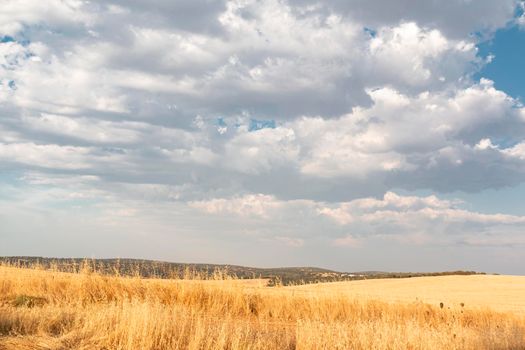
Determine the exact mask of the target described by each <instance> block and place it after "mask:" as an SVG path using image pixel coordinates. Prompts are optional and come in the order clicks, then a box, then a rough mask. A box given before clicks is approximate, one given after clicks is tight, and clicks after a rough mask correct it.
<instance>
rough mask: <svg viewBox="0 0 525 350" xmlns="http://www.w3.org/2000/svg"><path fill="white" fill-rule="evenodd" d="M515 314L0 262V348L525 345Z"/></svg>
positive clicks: (242, 283)
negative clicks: (34, 267)
mask: <svg viewBox="0 0 525 350" xmlns="http://www.w3.org/2000/svg"><path fill="white" fill-rule="evenodd" d="M524 334H525V320H524V319H523V318H521V317H520V316H517V315H514V314H511V313H508V314H504V313H495V312H489V311H475V310H468V309H457V310H456V309H454V310H449V309H447V308H443V309H441V308H439V306H436V307H433V306H429V305H426V304H422V303H414V304H398V305H394V304H386V303H382V302H371V301H366V302H365V301H359V300H350V299H348V298H347V297H344V296H343V295H341V294H337V293H333V294H329V293H328V294H327V293H323V294H322V295H321V294H316V293H296V292H294V291H293V290H292V289H288V288H286V287H274V288H270V287H265V286H264V283H262V282H261V283H260V284H257V282H256V281H255V282H248V283H247V282H245V281H242V280H235V279H225V280H217V281H196V280H193V281H191V280H155V279H149V280H146V279H140V278H124V277H111V276H102V275H99V274H96V273H90V272H88V271H84V272H82V273H76V274H72V273H63V272H57V271H42V270H35V269H20V268H14V267H8V266H0V349H2V350H4V349H108V350H109V349H144V350H147V349H159V350H160V349H163V350H164V349H525V336H524Z"/></svg>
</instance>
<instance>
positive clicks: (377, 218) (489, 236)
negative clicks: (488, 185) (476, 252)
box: [190, 192, 525, 247]
mask: <svg viewBox="0 0 525 350" xmlns="http://www.w3.org/2000/svg"><path fill="white" fill-rule="evenodd" d="M190 206H191V207H193V208H195V209H197V210H199V211H202V212H206V213H209V214H212V215H221V214H222V215H224V214H226V215H234V216H236V217H239V218H242V221H243V222H250V221H252V220H254V222H258V221H259V220H260V219H267V220H271V223H270V224H269V225H270V226H277V227H282V226H286V225H287V223H292V224H288V225H292V226H293V225H295V224H293V223H297V222H304V223H308V224H303V225H301V226H300V227H299V229H298V230H297V231H296V234H295V237H297V238H299V239H302V240H305V239H313V238H315V237H316V235H319V234H320V232H322V235H323V236H324V237H328V238H330V239H331V240H332V244H333V245H335V246H349V247H358V246H360V245H361V244H363V243H364V242H366V241H367V240H368V239H371V238H374V237H375V238H377V237H380V238H381V239H387V240H391V239H395V240H400V239H401V240H404V241H405V242H408V243H412V244H432V243H434V244H435V243H439V244H445V245H453V244H457V243H458V242H460V243H461V244H467V243H469V242H471V243H473V242H475V241H476V240H480V241H483V240H487V241H493V242H496V241H497V240H498V238H499V239H500V240H501V244H509V242H514V243H515V244H521V243H520V242H522V239H521V236H520V234H519V232H520V231H519V230H520V226H521V225H523V224H524V223H525V217H523V216H517V215H507V214H501V213H497V214H486V213H480V212H475V211H470V210H467V209H463V208H462V206H463V203H462V202H461V201H459V200H444V199H440V198H438V197H437V196H435V195H431V196H427V197H418V196H405V195H399V194H396V193H394V192H387V193H385V194H384V196H383V198H381V199H377V198H373V197H367V198H359V199H355V200H352V201H349V202H339V203H326V202H316V201H305V200H302V201H296V200H295V201H283V200H278V199H277V198H275V197H273V196H267V195H262V194H259V195H253V194H250V195H244V196H241V197H233V198H214V199H210V200H205V201H198V202H192V203H190ZM323 218H326V219H328V220H323ZM316 221H317V222H318V223H317V224H314V227H316V229H318V230H320V228H317V226H319V227H323V229H322V230H321V231H318V232H317V233H314V232H315V230H316V229H314V230H313V232H312V231H311V230H312V228H311V227H308V225H310V223H313V222H316ZM347 232H352V234H348V233H347Z"/></svg>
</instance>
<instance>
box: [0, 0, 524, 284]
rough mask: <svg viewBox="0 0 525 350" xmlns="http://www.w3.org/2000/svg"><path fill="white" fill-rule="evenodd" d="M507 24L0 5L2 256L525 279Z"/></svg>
mask: <svg viewBox="0 0 525 350" xmlns="http://www.w3.org/2000/svg"><path fill="white" fill-rule="evenodd" d="M524 10H525V2H523V1H521V0H498V1H495V0H477V1H466V0H449V1H446V2H443V1H434V0H426V1H417V2H414V1H409V0H390V1H370V0H352V1H346V0H330V1H328V0H327V1H316V0H176V1H171V0H169V1H168V0H151V1H138V0H128V1H120V0H109V1H106V0H105V1H101V0H91V1H81V0H48V1H45V2H43V1H37V0H0V255H9V256H14V255H34V256H53V257H93V258H97V257H121V258H124V257H130V258H149V259H157V260H166V261H176V262H200V263H225V264H237V265H249V266H260V267H273V266H318V267H325V268H330V269H336V270H339V271H362V270H383V271H445V270H458V269H462V270H476V271H485V272H498V273H506V274H525V229H524V228H525V202H524V198H525V107H524V105H523V103H524V99H525V84H524V81H525V65H524V64H523V61H524V59H525V14H524Z"/></svg>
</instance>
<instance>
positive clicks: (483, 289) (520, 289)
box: [290, 275, 525, 316]
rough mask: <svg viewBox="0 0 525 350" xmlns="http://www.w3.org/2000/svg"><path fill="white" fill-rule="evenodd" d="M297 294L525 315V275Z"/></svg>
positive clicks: (341, 286)
mask: <svg viewBox="0 0 525 350" xmlns="http://www.w3.org/2000/svg"><path fill="white" fill-rule="evenodd" d="M290 288H291V289H293V290H295V291H296V292H308V293H315V294H319V293H340V294H343V295H346V296H347V297H349V298H358V299H360V300H382V301H387V302H398V303H399V302H402V303H407V302H414V301H421V302H424V303H428V304H432V305H439V303H444V305H445V307H451V308H461V304H462V303H463V305H464V306H466V307H467V308H468V309H487V308H490V309H491V310H494V311H501V312H514V313H520V314H522V315H524V316H525V276H500V275H470V276H436V277H416V278H389V279H375V280H361V281H352V282H334V283H319V284H310V285H302V286H295V287H290Z"/></svg>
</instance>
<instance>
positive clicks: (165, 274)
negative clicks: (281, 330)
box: [0, 256, 478, 285]
mask: <svg viewBox="0 0 525 350" xmlns="http://www.w3.org/2000/svg"><path fill="white" fill-rule="evenodd" d="M0 263H4V264H9V265H14V266H19V267H30V268H33V267H41V268H44V269H51V268H53V269H57V270H59V271H65V272H78V271H80V270H82V269H89V270H92V271H97V272H99V273H102V274H113V275H115V274H118V275H121V276H135V275H136V276H140V277H144V278H185V277H186V278H202V279H207V278H213V277H214V276H217V275H219V277H220V275H222V276H224V275H228V276H235V277H236V278H240V279H249V278H266V279H268V280H269V285H277V284H282V285H290V284H304V283H318V282H335V281H350V280H361V279H370V278H407V277H418V276H441V275H459V274H461V275H472V274H478V273H477V272H474V271H447V272H437V273H436V272H434V273H420V272H418V273H407V272H381V271H365V272H353V273H350V272H338V271H333V270H327V269H322V268H317V267H280V268H256V267H246V266H238V265H223V264H190V263H174V262H165V261H155V260H142V259H86V258H48V257H29V256H11V257H0Z"/></svg>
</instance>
